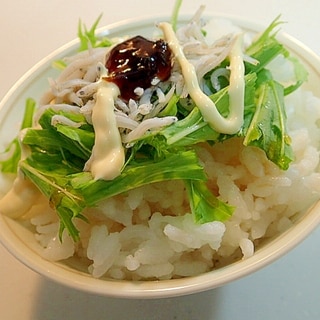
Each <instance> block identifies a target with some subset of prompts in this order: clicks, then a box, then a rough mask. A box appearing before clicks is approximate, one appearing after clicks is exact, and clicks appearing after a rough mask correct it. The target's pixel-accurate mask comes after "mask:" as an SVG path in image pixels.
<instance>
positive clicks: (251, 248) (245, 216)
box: [29, 89, 320, 280]
mask: <svg viewBox="0 0 320 320" xmlns="http://www.w3.org/2000/svg"><path fill="white" fill-rule="evenodd" d="M286 105H287V114H288V127H289V132H290V135H291V138H292V146H293V149H294V153H295V157H296V158H295V161H294V163H293V164H292V165H291V167H290V168H289V170H287V171H281V170H280V169H279V168H278V167H277V166H275V165H274V164H273V163H271V162H270V161H269V160H267V159H266V156H265V154H264V153H263V152H262V151H261V150H260V149H257V148H254V147H243V145H242V141H241V139H238V138H233V139H230V140H227V141H225V142H224V143H221V144H216V145H215V146H213V147H209V146H207V145H205V144H204V145H199V146H198V147H197V148H198V154H199V157H200V159H201V161H202V162H203V165H204V166H205V170H206V172H207V174H208V177H209V185H210V186H211V188H212V190H213V191H214V192H215V193H216V194H218V195H219V196H220V198H221V199H223V200H225V201H227V202H228V203H229V204H231V205H233V206H235V207H236V210H235V212H234V214H233V216H232V218H231V219H230V220H229V221H227V222H225V223H221V222H210V223H206V224H203V225H198V224H195V223H194V222H193V218H192V215H191V214H190V213H189V210H190V209H189V206H188V202H187V197H186V192H185V188H184V184H183V183H182V182H180V181H171V182H165V183H158V184H153V185H149V186H145V187H141V188H139V189H136V190H132V191H131V192H128V193H126V194H123V195H121V196H118V197H114V198H112V199H108V200H105V201H103V202H102V203H100V205H99V207H97V208H94V209H90V210H87V211H86V212H85V214H86V216H87V217H89V219H90V223H86V222H83V221H78V222H77V227H78V228H79V230H80V232H81V241H80V242H79V243H77V244H76V245H75V244H74V243H73V241H72V240H71V239H70V238H69V236H68V235H67V234H66V233H65V234H64V239H63V242H62V243H61V242H60V241H59V239H58V236H57V234H58V229H59V222H58V220H57V215H56V214H55V213H54V212H53V211H52V210H51V209H50V208H47V207H46V205H45V204H44V203H42V202H41V201H40V200H39V203H38V204H35V206H34V207H33V209H32V212H31V213H29V217H30V216H31V219H30V221H31V224H32V226H33V228H34V229H35V231H36V232H35V233H36V237H37V239H38V241H39V243H40V244H41V245H42V247H43V252H42V254H43V256H44V257H46V258H47V259H50V260H65V261H66V262H67V263H69V264H74V261H75V260H76V261H77V264H79V261H81V263H82V265H83V270H86V269H87V270H89V272H90V273H91V274H92V275H93V276H94V277H108V278H114V279H132V280H142V279H170V278H177V277H185V276H192V275H197V274H200V273H203V272H206V271H208V270H212V269H214V268H219V267H221V266H224V265H226V264H229V263H232V262H233V261H236V260H239V259H245V258H248V257H250V256H252V255H253V254H254V252H255V250H256V249H257V248H259V246H260V245H261V244H263V242H264V241H265V240H267V239H269V238H271V237H274V236H276V235H278V234H279V233H281V232H283V231H285V230H286V229H288V228H290V226H291V225H292V224H293V222H294V220H295V218H296V217H297V215H298V214H299V212H302V211H304V210H305V209H306V208H308V207H309V206H310V205H311V204H312V203H313V202H314V201H316V200H317V199H319V196H320V173H319V151H318V150H319V138H320V130H319V121H320V99H318V98H316V97H314V96H313V95H312V94H311V93H310V92H307V91H304V90H302V89H299V90H298V91H296V92H295V93H293V94H291V95H290V96H288V97H287V98H286Z"/></svg>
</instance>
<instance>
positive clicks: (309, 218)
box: [0, 18, 320, 298]
mask: <svg viewBox="0 0 320 320" xmlns="http://www.w3.org/2000/svg"><path fill="white" fill-rule="evenodd" d="M155 20H157V21H159V20H160V19H158V18H157V19H155ZM155 20H154V19H150V20H148V21H145V22H143V23H141V22H140V21H138V22H132V23H131V24H129V25H127V24H123V25H121V24H120V25H116V26H111V27H110V28H106V30H107V33H108V34H112V35H115V36H117V35H118V34H126V33H127V32H128V30H130V34H132V33H133V32H132V31H131V29H134V30H139V31H140V29H141V30H142V31H145V28H146V27H149V28H151V27H150V26H152V25H153V21H155ZM236 23H237V24H239V25H240V26H241V27H245V28H248V29H250V30H252V29H251V26H247V24H246V23H243V22H240V21H236ZM151 29H152V28H151ZM252 31H255V28H253V30H252ZM101 32H106V31H101ZM281 41H283V42H285V44H286V45H287V46H289V48H290V49H291V52H294V53H295V54H297V55H298V56H299V58H300V59H302V60H303V61H304V62H305V64H306V65H307V66H308V69H310V70H309V72H310V83H311V84H315V83H316V81H313V80H312V79H316V80H318V79H319V60H318V58H317V57H315V56H314V55H313V54H312V53H311V52H309V51H308V50H307V49H305V48H303V46H302V45H301V44H300V43H297V42H295V41H294V40H292V39H291V38H290V37H287V36H285V35H282V37H281ZM75 46H76V45H75V44H70V45H67V48H66V47H64V48H62V49H61V50H60V51H59V52H57V53H54V54H53V55H52V56H50V57H48V59H47V61H43V62H42V63H40V64H39V66H38V67H36V68H35V69H33V70H32V71H31V72H30V73H29V74H27V75H26V77H25V78H24V79H23V80H22V81H20V83H18V84H17V85H16V87H15V88H13V90H12V91H11V92H10V93H9V94H8V95H7V96H6V98H5V99H4V101H3V103H2V106H1V111H0V112H1V120H2V123H1V127H2V128H3V132H5V130H6V128H8V127H11V126H12V125H14V124H15V123H16V119H15V118H16V116H15V114H16V113H15V112H14V111H13V110H15V109H14V108H15V106H17V105H19V104H20V105H21V101H23V100H24V99H25V97H26V96H30V95H32V96H34V91H37V89H38V87H39V83H42V82H41V81H39V78H41V79H46V78H47V77H48V73H50V72H51V70H50V71H49V69H50V66H49V65H50V63H49V62H48V61H53V60H56V59H57V57H58V56H62V55H65V54H66V52H70V51H72V50H74V47H75ZM301 54H302V55H301ZM44 82H45V81H44ZM41 85H42V84H41ZM41 85H40V86H41ZM311 90H314V88H311ZM39 91H41V90H39ZM314 93H315V94H316V92H314ZM306 97H307V98H306ZM298 99H302V100H303V101H304V99H311V100H312V101H314V104H315V105H319V102H318V100H317V98H315V97H312V95H311V96H310V95H309V94H306V96H304V97H303V98H301V96H293V97H292V105H293V106H294V104H295V101H297V100H298ZM16 100H19V101H20V102H19V103H18V102H17V101H16ZM289 105H290V103H289ZM316 108H317V107H316ZM8 110H10V112H9V111H8ZM292 112H293V111H292ZM288 115H289V117H290V112H288ZM289 121H290V120H289ZM299 125H300V126H301V127H298V126H299ZM304 125H305V124H304V123H303V122H302V124H297V123H296V122H295V121H292V124H291V128H292V130H296V139H297V140H296V141H298V142H297V145H296V150H297V152H301V154H305V153H306V154H309V158H308V157H306V158H303V157H302V158H301V159H302V160H301V161H302V162H301V165H300V169H301V170H306V171H307V174H306V173H305V172H304V173H303V174H305V176H308V174H309V173H308V172H309V171H308V170H309V169H308V168H307V167H306V166H304V165H305V163H309V164H311V166H312V165H313V166H314V167H317V165H318V164H317V160H315V159H317V158H318V153H317V151H314V150H308V151H307V150H303V149H301V147H300V146H301V145H303V146H306V142H308V141H309V139H310V136H309V135H308V133H305V132H303V126H304ZM1 136H2V137H3V135H1ZM299 139H300V141H299ZM303 139H305V140H303ZM229 143H232V144H233V150H237V151H238V152H239V153H241V154H242V163H241V168H240V167H239V168H238V169H239V170H238V171H232V166H223V165H222V164H223V163H226V162H228V161H229V162H231V163H232V164H233V165H234V163H233V160H232V154H226V155H223V149H224V147H225V146H222V147H221V146H217V150H216V151H215V156H214V158H213V157H212V154H211V151H210V152H209V151H208V150H207V149H206V148H201V149H200V150H199V153H200V158H201V159H202V161H203V162H205V161H207V162H208V163H209V164H208V165H207V166H206V167H208V168H210V166H211V167H212V168H213V170H212V171H210V169H208V174H209V175H212V176H214V174H215V172H217V170H216V168H217V167H219V172H222V173H223V174H221V175H220V176H219V177H213V179H219V183H220V188H221V190H223V186H224V185H225V183H226V182H225V181H224V178H225V179H227V178H228V179H230V177H231V176H232V177H236V178H235V179H237V180H239V179H240V180H241V179H244V180H247V181H248V180H250V177H249V176H250V174H251V175H252V176H254V177H261V180H260V182H258V181H255V183H254V184H252V186H250V188H251V189H250V190H251V191H250V192H251V195H249V194H247V195H246V197H247V199H250V197H252V195H253V194H254V195H255V196H260V197H267V196H271V194H272V196H271V198H272V197H273V198H272V199H274V198H275V197H278V199H277V200H272V201H278V202H277V205H278V206H280V205H281V204H283V203H284V202H286V201H287V202H291V205H292V206H293V207H294V208H295V209H299V210H298V211H299V212H300V211H301V212H302V213H301V214H300V215H299V216H296V217H295V218H294V219H292V220H291V219H289V218H291V216H290V212H291V214H292V211H290V210H289V211H290V212H288V214H287V215H284V216H283V219H281V221H277V225H276V227H275V228H273V230H272V228H271V231H270V230H269V232H270V236H269V237H268V239H267V243H264V244H262V245H261V246H260V245H259V248H258V250H257V251H256V252H255V253H254V254H253V248H252V241H248V237H245V236H243V235H240V238H241V241H240V242H241V252H240V254H237V253H236V254H235V255H231V259H232V260H237V261H236V262H233V263H231V264H230V260H229V259H230V256H229V255H228V258H227V259H226V260H225V261H222V262H221V265H217V266H216V267H219V269H216V270H213V271H209V270H210V268H212V265H211V266H210V264H204V263H203V257H205V256H207V257H208V260H210V261H212V258H213V257H212V252H211V250H208V248H207V247H206V248H202V257H201V259H200V261H199V262H198V263H194V260H192V263H191V264H189V266H187V265H180V269H179V268H177V269H179V270H180V271H179V273H178V274H177V275H176V276H175V277H177V276H188V277H187V278H183V279H171V280H167V279H166V276H167V274H169V272H167V273H164V274H159V276H158V279H161V281H153V280H149V281H141V278H139V277H138V276H137V275H135V276H134V277H133V278H132V279H131V280H133V281H129V282H128V281H127V280H121V277H122V275H121V274H120V273H117V272H116V271H117V270H113V271H112V272H113V274H114V277H113V278H114V279H117V278H118V279H119V280H110V279H106V278H103V279H101V280H99V279H94V278H92V277H89V276H88V275H87V273H86V272H85V268H84V267H83V265H80V266H79V262H78V261H75V260H73V259H70V261H68V263H64V262H54V263H53V262H48V261H47V260H45V259H43V258H41V257H40V256H39V255H38V254H39V253H40V252H41V251H42V250H43V248H41V247H40V246H39V245H38V242H37V241H35V239H34V238H33V235H32V232H30V231H28V230H27V229H25V228H24V226H23V225H21V224H19V223H18V222H17V221H14V220H11V219H9V218H6V217H3V216H1V228H3V231H2V232H1V241H2V242H3V244H4V245H5V246H6V247H7V248H8V249H9V250H10V251H11V252H12V253H13V254H14V255H15V256H16V257H17V258H18V259H21V260H22V261H23V262H24V263H25V264H26V265H28V266H30V267H31V268H33V269H34V270H36V271H38V272H40V273H41V274H45V275H47V276H49V277H50V278H52V279H54V280H56V281H58V282H60V283H64V284H68V285H70V286H74V287H76V288H78V289H81V290H86V291H90V292H96V293H99V294H105V295H112V296H121V297H144V298H147V297H160V296H161V297H162V296H173V295H181V294H187V293H191V292H197V291H202V290H206V289H209V288H213V287H217V286H220V285H222V284H224V283H227V282H229V281H232V280H234V279H236V278H238V277H240V276H244V275H246V274H248V273H250V272H252V271H255V270H257V269H258V268H260V267H262V266H264V265H265V264H267V263H270V262H271V261H273V260H274V259H276V258H278V257H279V256H280V255H282V254H283V253H285V252H286V251H287V250H289V249H291V248H292V247H293V246H294V245H296V244H297V243H298V242H299V241H301V240H302V239H303V238H304V237H305V236H307V235H308V234H309V232H310V231H311V230H312V229H313V228H315V227H316V225H317V224H318V222H319V219H320V218H319V214H318V213H317V210H318V209H317V206H318V205H315V206H314V207H313V208H312V209H310V210H308V211H307V212H305V210H306V208H305V206H309V205H310V204H311V203H313V202H314V201H315V200H316V198H317V197H318V195H317V194H315V196H313V195H311V197H310V199H309V200H308V203H307V204H306V205H305V206H302V207H301V208H297V204H301V199H299V198H298V197H299V196H300V195H301V194H302V193H301V192H303V191H304V190H305V186H303V185H302V184H301V176H299V175H296V172H297V171H292V172H291V180H290V179H289V178H288V176H283V177H282V178H281V179H278V181H277V183H278V182H279V181H280V187H278V188H280V189H278V190H274V188H275V179H274V176H272V175H271V174H270V175H269V177H268V179H269V181H266V177H265V172H266V171H264V170H267V172H269V173H270V172H273V173H274V172H275V171H277V169H276V168H275V167H274V166H272V165H270V166H269V167H267V169H265V168H261V166H259V165H258V164H256V163H254V162H253V161H252V159H257V158H261V157H262V158H263V156H262V155H261V153H260V152H259V151H258V152H255V151H256V150H251V149H249V150H247V151H244V150H242V149H241V145H240V144H239V141H232V142H229ZM299 148H300V149H299ZM223 156H225V157H224V158H222V157H223ZM219 157H220V158H221V159H218V161H217V158H219ZM214 159H215V160H214ZM219 160H220V161H219ZM314 161H315V162H314ZM239 165H240V164H239ZM298 167H299V165H297V168H296V170H298V169H299V168H298ZM244 168H246V170H244ZM228 175H229V176H228ZM226 177H227V178H226ZM317 179H318V178H316V179H311V178H307V179H304V180H308V181H307V183H309V184H310V186H312V187H316V186H315V185H316V181H317ZM247 181H246V184H248V182H247ZM242 183H243V182H241V183H240V184H242ZM291 184H295V185H296V191H295V194H294V196H293V193H292V190H291V189H290V192H289V193H288V195H287V199H284V198H281V197H280V196H279V195H283V191H282V189H281V188H286V187H288V186H290V185H291ZM165 188H166V190H167V194H166V195H165V197H166V198H169V200H171V199H170V197H169V196H168V195H170V193H172V192H173V191H178V190H180V191H179V192H180V197H175V198H174V199H172V200H173V202H172V203H168V204H167V206H168V207H175V209H176V210H179V209H177V208H179V206H181V204H183V201H184V200H183V197H184V196H183V194H182V192H183V186H179V183H178V184H176V183H174V184H171V185H170V183H169V184H168V185H166V187H165ZM299 188H300V189H299ZM301 188H302V189H301ZM236 191H237V190H236V189H235V190H234V192H236ZM316 191H317V192H319V190H316ZM229 192H230V189H229V188H225V193H226V195H225V197H230V200H229V201H231V202H232V201H234V200H235V199H238V201H239V202H238V203H237V205H238V207H239V205H241V201H242V199H241V198H239V196H238V194H236V193H233V194H231V195H230V194H229ZM141 194H143V195H145V196H146V197H147V196H149V197H150V198H151V196H157V195H159V189H157V188H156V186H155V190H154V192H153V194H151V193H150V190H149V189H148V190H146V191H145V193H139V195H140V196H141ZM271 198H270V199H271ZM136 199H137V197H136V196H135V194H134V191H133V194H129V195H128V196H127V198H126V199H121V204H122V205H123V206H128V207H129V208H130V207H131V210H136V209H137V208H138V207H139V206H142V205H143V206H144V210H142V209H141V210H140V218H141V219H143V218H144V219H148V220H149V216H148V212H149V211H148V210H149V209H150V208H149V209H148V206H146V204H145V203H139V202H136V201H137V200H136ZM292 199H296V200H297V202H293V201H292ZM149 201H150V202H152V201H153V202H154V201H156V200H154V199H151V200H150V199H149ZM111 202H112V201H111ZM233 204H235V205H236V203H233ZM104 205H105V206H109V207H111V206H114V204H112V203H110V201H107V203H105V204H104ZM256 205H257V206H258V205H259V206H260V208H263V206H265V205H266V204H265V203H263V201H260V202H258V203H256ZM140 208H141V207H140ZM122 210H123V211H125V208H122ZM239 211H240V210H239ZM251 213H252V212H251ZM295 213H296V211H295V212H294V214H295ZM149 214H150V213H149ZM239 214H240V213H239ZM241 214H244V215H245V214H250V212H247V211H246V210H243V211H242V213H241ZM256 214H257V213H256ZM276 215H277V214H275V216H276ZM235 217H237V216H235ZM157 218H159V216H158V215H157V214H153V215H152V219H151V220H150V221H151V223H154V224H156V223H157ZM188 218H190V217H189V216H188V215H185V216H183V221H181V223H183V224H188ZM123 219H125V216H124V218H123ZM129 219H130V213H129ZM168 219H169V220H170V219H171V218H170V217H169V218H168ZM246 219H253V220H254V218H252V217H250V218H248V217H246ZM256 219H257V218H256ZM275 219H276V218H274V219H273V220H272V219H271V221H270V222H269V223H272V222H273V221H274V220H275ZM234 221H236V220H234ZM234 221H233V223H234V224H235V225H236V223H235V222H234ZM170 222H171V221H170ZM121 223H124V224H125V223H126V222H125V221H121ZM158 223H159V222H158ZM34 224H35V225H36V224H38V225H41V221H40V222H39V221H36V220H34ZM268 225H269V224H268ZM178 227H179V226H178V225H175V223H169V224H167V227H166V229H165V233H166V234H167V235H169V236H171V239H172V240H173V241H174V243H175V248H176V252H181V250H182V244H184V243H185V242H186V241H188V240H189V239H190V238H188V237H187V238H185V237H183V236H184V235H183V234H180V235H181V238H177V236H176V234H175V233H174V231H177V230H176V229H177V228H178ZM210 228H211V229H212V228H215V230H218V231H217V232H218V233H219V232H220V234H223V233H224V229H223V228H224V226H222V225H221V224H219V223H216V224H212V225H210ZM245 228H247V229H249V228H250V229H251V226H246V227H245ZM178 229H179V228H178ZM274 229H277V230H276V232H274V234H273V233H272V232H273V231H274ZM101 230H102V234H105V232H104V230H103V227H102V229H101ZM101 230H100V231H101ZM219 230H220V231H219ZM96 231H97V233H96V234H97V237H99V230H98V229H97V230H96ZM145 231H146V230H145V229H142V230H138V233H139V235H143V236H146V234H147V233H148V232H145ZM238 231H239V232H240V233H243V232H244V231H243V230H238ZM193 232H194V237H193V238H194V239H193V240H194V241H195V242H192V241H193V240H192V239H191V240H190V241H191V244H190V246H191V247H201V246H202V244H201V239H200V237H199V235H205V233H204V230H203V229H201V230H193ZM264 232H265V230H261V229H260V228H259V227H258V226H257V227H255V231H254V233H255V239H259V238H261V234H263V235H264ZM190 234H192V233H190ZM190 234H189V236H190ZM232 236H233V237H234V236H235V232H233V233H232ZM274 237H275V239H273V238H274ZM191 238H192V237H191ZM21 239H23V240H21ZM246 239H247V240H246ZM38 240H39V239H38ZM116 240H117V239H114V241H115V243H117V242H116ZM149 240H150V243H151V244H152V241H151V240H152V238H150V239H149ZM153 240H154V239H153ZM99 241H101V240H99ZM124 241H127V242H128V241H132V238H131V239H130V238H129V240H128V239H125V240H124ZM199 241H200V243H196V242H199ZM221 241H222V235H221V236H220V237H219V236H218V238H217V239H216V243H215V242H214V241H213V242H212V243H210V246H211V248H213V250H215V248H216V247H215V246H219V245H220V242H221ZM230 241H231V242H232V240H230ZM230 241H229V240H228V242H230ZM92 243H93V242H92ZM26 244H28V246H27V247H26ZM115 247H116V246H115ZM94 250H95V249H92V252H93V253H92V255H94ZM143 250H149V252H153V251H154V247H152V246H150V247H148V248H144V249H143ZM143 250H141V251H143ZM228 250H232V249H230V247H226V248H225V251H228ZM173 251H174V250H173ZM173 251H170V252H168V251H166V249H165V248H164V249H163V251H161V252H162V255H161V256H160V258H163V257H165V256H166V255H167V257H168V258H167V259H172V257H173V254H174V253H173ZM26 253H28V254H27V255H26ZM140 253H141V252H140ZM42 256H43V253H42ZM242 256H244V257H245V259H243V260H242ZM135 258H136V257H134V256H131V257H128V259H127V261H126V263H127V264H126V267H127V268H129V269H134V268H136V267H137V263H138V264H139V263H142V262H141V261H142V260H143V259H146V258H145V257H143V256H142V257H141V260H140V261H137V260H136V259H135ZM154 258H155V259H159V256H158V255H156V256H155V257H154ZM158 263H159V264H160V268H159V272H160V271H161V272H164V271H165V270H166V267H168V268H170V266H169V265H168V264H166V262H163V264H161V263H162V261H160V262H159V261H158ZM210 263H212V262H210ZM74 266H76V267H77V268H76V269H79V270H80V271H79V270H78V271H76V270H75V268H74ZM190 266H191V269H190V268H189V267H190ZM197 266H198V269H196V270H192V268H195V267H197ZM140 270H141V269H140ZM93 272H96V273H97V274H96V276H101V275H99V267H98V268H96V269H95V271H93ZM101 272H102V274H104V273H105V272H104V271H101ZM145 272H146V275H147V276H145V278H149V277H148V272H149V271H148V270H145ZM199 273H204V274H201V275H197V274H199ZM153 277H154V275H152V276H151V278H153ZM108 278H110V275H109V276H108ZM136 281H137V282H136ZM66 282H67V283H66Z"/></svg>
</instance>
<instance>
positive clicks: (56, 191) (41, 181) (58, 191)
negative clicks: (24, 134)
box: [20, 158, 85, 241]
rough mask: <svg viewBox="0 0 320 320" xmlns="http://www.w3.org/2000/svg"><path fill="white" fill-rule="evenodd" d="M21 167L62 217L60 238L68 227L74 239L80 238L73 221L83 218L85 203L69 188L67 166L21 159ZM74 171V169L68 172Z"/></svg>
mask: <svg viewBox="0 0 320 320" xmlns="http://www.w3.org/2000/svg"><path fill="white" fill-rule="evenodd" d="M20 169H21V170H22V172H23V173H24V174H25V175H26V176H27V177H28V178H29V179H30V180H31V181H32V182H33V183H34V184H35V185H36V186H37V188H38V189H39V190H40V191H41V192H42V193H43V194H44V195H45V196H46V197H47V198H48V200H49V201H50V204H51V205H52V207H54V208H55V209H56V212H57V214H58V216H59V218H60V239H61V236H62V232H63V230H64V229H65V228H66V229H67V230H68V232H69V234H70V236H71V237H72V238H73V240H74V241H77V240H79V231H78V230H77V228H76V227H75V225H74V223H73V218H75V217H78V218H83V216H82V215H81V212H82V210H83V209H84V208H85V203H84V202H83V200H82V198H81V197H80V196H79V195H77V194H76V192H75V191H74V190H73V189H70V188H69V178H68V174H67V171H66V169H67V167H65V166H63V165H62V164H60V163H52V164H51V165H50V166H45V164H41V169H42V170H40V168H39V163H38V162H34V161H33V160H32V159H30V158H29V159H26V160H24V161H21V163H20ZM68 173H69V174H70V173H73V171H72V170H70V171H69V172H68Z"/></svg>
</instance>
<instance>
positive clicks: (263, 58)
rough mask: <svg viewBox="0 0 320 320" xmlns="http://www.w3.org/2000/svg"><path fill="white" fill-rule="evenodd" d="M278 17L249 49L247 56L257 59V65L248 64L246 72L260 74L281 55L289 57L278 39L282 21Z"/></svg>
mask: <svg viewBox="0 0 320 320" xmlns="http://www.w3.org/2000/svg"><path fill="white" fill-rule="evenodd" d="M279 19H280V16H278V17H277V18H276V19H275V20H273V21H272V23H271V24H270V25H269V26H268V28H266V29H265V31H264V32H263V33H262V34H261V35H260V36H259V37H258V38H257V40H255V41H254V42H253V43H252V44H251V45H250V46H249V47H248V48H247V49H246V54H247V55H249V56H251V57H252V58H254V59H256V60H257V61H258V62H259V63H258V64H257V65H254V64H250V63H246V64H245V65H246V72H247V73H248V72H259V71H260V70H262V69H263V68H264V67H265V66H266V65H267V64H268V63H269V62H270V61H272V60H273V59H274V58H275V57H276V56H278V55H279V54H284V55H288V54H289V53H288V51H287V50H286V49H285V48H284V46H283V45H282V44H281V43H279V41H278V40H277V39H276V34H277V30H275V28H276V27H277V26H279V25H280V24H281V23H283V22H282V21H280V20H279Z"/></svg>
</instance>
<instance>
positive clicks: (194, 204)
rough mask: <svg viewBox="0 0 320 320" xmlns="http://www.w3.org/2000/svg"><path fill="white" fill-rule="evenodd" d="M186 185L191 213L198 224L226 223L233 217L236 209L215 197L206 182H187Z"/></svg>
mask: <svg viewBox="0 0 320 320" xmlns="http://www.w3.org/2000/svg"><path fill="white" fill-rule="evenodd" d="M185 183H186V186H187V191H188V194H189V200H190V207H191V211H192V214H193V215H194V217H195V220H196V221H197V222H198V223H206V222H211V221H225V220H227V219H229V218H230V217H231V216H232V214H233V211H234V208H233V207H231V206H229V205H227V204H226V203H225V202H223V201H221V200H219V199H218V198H217V197H216V196H214V194H213V193H212V192H211V191H210V190H209V189H208V188H207V186H206V183H205V181H196V180H187V181H186V182H185Z"/></svg>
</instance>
